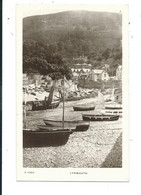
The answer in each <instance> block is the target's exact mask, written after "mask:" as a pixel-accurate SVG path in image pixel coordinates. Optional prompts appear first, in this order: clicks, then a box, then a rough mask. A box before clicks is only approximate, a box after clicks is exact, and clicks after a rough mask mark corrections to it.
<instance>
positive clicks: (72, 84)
mask: <svg viewBox="0 0 141 195" xmlns="http://www.w3.org/2000/svg"><path fill="white" fill-rule="evenodd" d="M76 59H77V60H76ZM78 61H81V63H74V64H73V66H72V67H71V72H72V78H71V80H66V82H65V89H66V93H65V99H66V101H69V100H71V99H73V97H74V98H78V99H79V98H80V99H83V98H88V97H95V95H96V94H97V91H98V90H99V89H101V90H103V92H105V91H107V93H109V90H111V89H112V88H113V87H114V88H120V89H121V85H122V82H121V80H122V65H118V66H117V69H116V74H115V76H109V74H108V68H109V65H107V64H105V65H103V67H102V68H101V69H94V68H93V67H92V65H91V64H88V63H87V57H84V56H80V57H79V58H74V62H78ZM52 85H53V80H52V78H51V77H50V75H49V74H48V75H41V74H39V73H29V74H26V73H24V74H23V90H24V89H26V92H27V95H26V102H30V101H41V100H44V99H45V97H48V96H49V92H50V89H51V86H52ZM60 87H61V79H59V80H57V82H56V88H55V92H54V97H53V99H54V100H56V99H58V98H59V97H60V94H59V92H58V89H59V88H60Z"/></svg>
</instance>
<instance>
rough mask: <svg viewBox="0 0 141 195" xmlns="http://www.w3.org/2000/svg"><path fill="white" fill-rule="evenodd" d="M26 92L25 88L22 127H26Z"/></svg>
mask: <svg viewBox="0 0 141 195" xmlns="http://www.w3.org/2000/svg"><path fill="white" fill-rule="evenodd" d="M26 92H27V88H25V96H24V128H25V129H26V127H27V123H26Z"/></svg>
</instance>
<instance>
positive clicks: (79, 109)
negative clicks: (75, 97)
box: [73, 106, 95, 111]
mask: <svg viewBox="0 0 141 195" xmlns="http://www.w3.org/2000/svg"><path fill="white" fill-rule="evenodd" d="M73 109H74V111H89V110H94V109H95V106H91V107H89V106H73Z"/></svg>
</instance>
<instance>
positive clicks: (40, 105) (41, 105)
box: [32, 100, 60, 111]
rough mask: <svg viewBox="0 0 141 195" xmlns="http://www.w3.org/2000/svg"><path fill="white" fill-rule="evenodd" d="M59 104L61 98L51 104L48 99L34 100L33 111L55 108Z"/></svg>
mask: <svg viewBox="0 0 141 195" xmlns="http://www.w3.org/2000/svg"><path fill="white" fill-rule="evenodd" d="M59 104H60V100H59V101H55V102H52V103H50V104H48V103H47V102H46V100H42V101H34V102H32V111H37V110H47V109H54V108H57V107H58V106H59Z"/></svg>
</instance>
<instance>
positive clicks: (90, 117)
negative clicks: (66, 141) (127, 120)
mask: <svg viewBox="0 0 141 195" xmlns="http://www.w3.org/2000/svg"><path fill="white" fill-rule="evenodd" d="M97 104H98V105H97V107H98V108H99V109H100V110H101V109H102V108H103V107H104V105H105V101H104V96H103V94H102V93H101V91H100V90H99V92H98V101H97ZM101 112H102V111H101ZM82 118H83V120H84V121H115V120H118V119H119V115H111V114H107V115H106V114H103V113H102V114H82Z"/></svg>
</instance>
